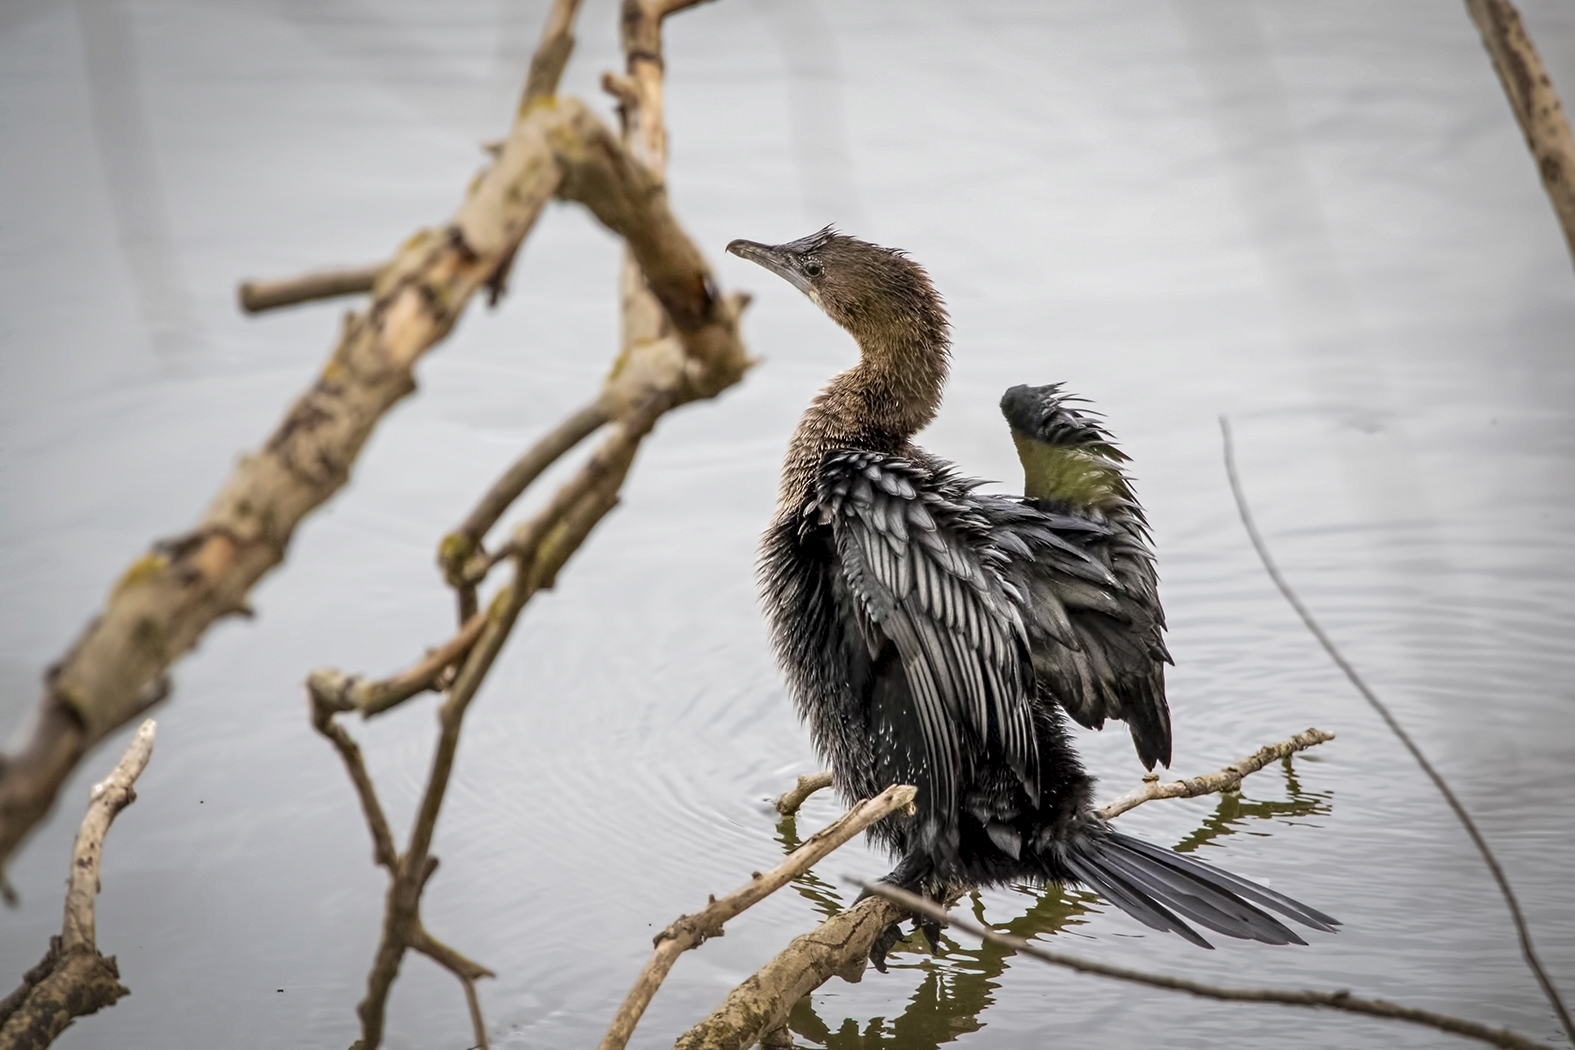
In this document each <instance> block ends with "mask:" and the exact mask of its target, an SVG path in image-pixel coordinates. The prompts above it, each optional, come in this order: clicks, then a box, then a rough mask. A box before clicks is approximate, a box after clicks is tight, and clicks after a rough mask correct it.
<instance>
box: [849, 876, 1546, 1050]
mask: <svg viewBox="0 0 1575 1050" xmlns="http://www.w3.org/2000/svg"><path fill="white" fill-rule="evenodd" d="M855 885H858V886H860V887H862V888H863V889H864V890H865V891H867V892H869V893H874V894H878V895H879V896H881V897H884V898H886V899H888V900H890V901H892V902H893V903H895V904H898V905H901V906H902V907H903V908H904V909H906V910H908V911H911V912H914V913H916V914H919V915H923V916H925V917H927V918H930V919H934V920H936V921H938V922H940V923H942V924H944V925H951V926H955V927H957V928H958V929H960V930H966V931H967V932H968V933H971V934H973V935H974V936H975V937H979V938H982V939H984V940H987V941H994V942H995V943H997V944H1001V945H1005V946H1006V947H1008V948H1011V949H1013V950H1014V951H1018V952H1021V953H1022V954H1024V955H1027V956H1031V957H1032V958H1035V959H1039V960H1041V961H1042V962H1047V963H1050V964H1052V965H1054V966H1064V967H1066V968H1067V969H1069V970H1076V971H1077V972H1078V973H1091V974H1097V975H1098V976H1100V977H1110V978H1113V979H1115V980H1118V981H1127V982H1129V983H1131V984H1141V985H1147V986H1148V987H1150V988H1164V989H1166V990H1168V991H1173V992H1186V993H1187V994H1189V995H1196V996H1198V997H1200V998H1203V999H1219V1000H1223V1001H1225V1002H1234V1003H1277V1004H1279V1005H1281V1006H1311V1007H1320V1008H1323V1009H1326V1010H1340V1011H1343V1012H1345V1013H1352V1014H1362V1015H1364V1016H1367V1017H1381V1018H1384V1019H1386V1020H1391V1021H1406V1022H1409V1023H1411V1024H1417V1025H1422V1026H1424V1027H1427V1028H1436V1029H1437V1030H1439V1031H1440V1032H1449V1033H1451V1034H1453V1035H1459V1036H1464V1037H1466V1038H1467V1039H1475V1040H1478V1041H1479V1042H1483V1043H1488V1044H1490V1045H1492V1046H1502V1047H1508V1048H1510V1050H1549V1048H1548V1046H1547V1045H1546V1044H1544V1043H1538V1042H1535V1041H1534V1040H1531V1039H1527V1038H1526V1037H1525V1036H1523V1035H1517V1034H1516V1033H1514V1032H1511V1031H1510V1030H1508V1029H1507V1028H1489V1027H1488V1026H1487V1025H1483V1024H1477V1023H1476V1022H1475V1021H1467V1020H1464V1019H1462V1018H1459V1017H1450V1016H1449V1015H1447V1014H1440V1013H1434V1012H1433V1011H1431V1010H1418V1009H1417V1008H1415V1007H1412V1006H1401V1005H1399V1004H1397V1003H1390V1002H1385V1001H1383V1000H1382V999H1361V998H1358V997H1356V996H1354V995H1352V994H1351V993H1350V992H1347V991H1339V992H1315V991H1302V990H1293V989H1279V988H1221V987H1219V986H1218V985H1212V984H1203V983H1201V982H1198V981H1189V980H1187V979H1185V978H1182V977H1169V976H1166V975H1163V974H1152V973H1144V972H1142V971H1141V970H1129V969H1127V968H1126V967H1124V966H1111V965H1109V964H1107V963H1099V962H1094V961H1093V960H1092V959H1083V958H1079V957H1078V956H1075V955H1067V954H1065V953H1063V952H1052V951H1047V950H1045V949H1044V948H1041V947H1039V946H1038V945H1035V944H1031V943H1029V942H1028V941H1025V940H1023V939H1022V938H1021V937H1013V936H1011V935H1010V934H1005V933H1000V932H997V931H996V930H992V929H991V928H990V927H988V926H983V925H980V924H979V923H976V922H973V921H971V920H969V919H966V918H963V917H962V916H959V915H956V914H953V913H950V912H948V911H947V910H946V909H945V908H942V907H941V906H939V905H938V904H936V903H935V902H934V901H930V900H926V899H925V898H923V897H920V896H917V895H915V894H912V893H909V892H908V891H906V890H901V889H898V888H897V887H895V886H890V885H887V884H886V883H881V882H859V883H855Z"/></svg>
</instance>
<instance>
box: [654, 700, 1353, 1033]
mask: <svg viewBox="0 0 1575 1050" xmlns="http://www.w3.org/2000/svg"><path fill="white" fill-rule="evenodd" d="M1333 739H1334V736H1333V734H1331V733H1325V732H1322V731H1321V730H1317V729H1309V730H1307V731H1306V732H1305V733H1298V734H1297V735H1296V736H1294V737H1292V738H1290V739H1289V740H1284V741H1281V742H1280V743H1277V744H1270V745H1268V746H1266V747H1262V748H1259V749H1258V750H1257V751H1256V752H1254V753H1253V754H1252V755H1249V756H1247V757H1246V758H1243V759H1241V760H1239V761H1237V762H1234V763H1232V764H1231V765H1229V766H1226V767H1225V768H1224V769H1222V770H1220V771H1219V772H1218V773H1211V774H1208V775H1206V776H1201V777H1193V778H1191V779H1188V780H1178V781H1175V782H1173V783H1171V784H1165V785H1160V784H1159V783H1157V778H1156V779H1155V781H1153V782H1149V781H1148V780H1147V778H1145V783H1144V786H1143V787H1141V788H1139V789H1137V790H1136V791H1134V792H1131V793H1128V794H1127V795H1123V796H1121V797H1120V798H1118V799H1116V800H1115V801H1113V802H1111V803H1108V804H1107V805H1106V807H1105V808H1104V809H1103V810H1101V811H1100V812H1101V815H1102V816H1106V817H1107V819H1108V818H1110V817H1114V816H1117V815H1118V814H1120V813H1125V812H1126V811H1127V810H1130V809H1132V808H1134V807H1136V806H1138V805H1141V804H1142V803H1143V802H1146V801H1149V800H1151V799H1160V798H1193V797H1196V796H1198V795H1205V794H1213V793H1216V792H1220V791H1229V790H1231V789H1232V788H1234V787H1236V786H1237V785H1239V784H1240V783H1241V781H1242V779H1243V778H1244V777H1247V776H1249V775H1250V774H1252V773H1255V772H1257V771H1258V770H1260V769H1262V768H1263V767H1264V766H1266V765H1268V764H1269V763H1270V762H1273V761H1274V760H1275V759H1277V758H1284V757H1286V756H1288V755H1291V754H1294V753H1295V752H1297V751H1302V750H1305V749H1306V748H1309V747H1315V746H1317V745H1318V744H1321V743H1323V742H1325V741H1327V740H1333ZM821 776H827V775H826V774H821ZM806 781H811V782H818V781H816V778H812V777H800V778H799V787H803V786H804V785H805V782H806ZM792 793H793V792H789V793H788V794H789V795H791V794H792ZM786 797H787V796H784V798H786ZM908 914H909V913H908V911H907V910H906V909H905V908H903V907H902V906H900V905H898V904H896V903H894V902H893V901H892V900H890V899H888V898H884V897H877V898H866V899H864V900H862V901H860V902H859V903H858V904H856V905H855V906H854V907H852V908H849V909H848V910H847V911H844V912H841V913H839V914H837V915H833V916H831V917H830V918H828V919H827V920H826V921H825V922H823V923H821V924H820V926H818V927H817V928H815V929H814V930H812V931H811V932H809V933H807V934H804V935H803V936H801V937H799V938H798V939H796V940H794V941H793V942H792V943H791V944H789V945H788V947H787V948H786V949H784V950H783V951H782V952H781V953H780V954H778V955H777V956H776V958H774V959H772V960H771V961H770V962H769V963H767V964H766V965H765V966H764V967H763V968H761V969H760V970H759V971H757V972H756V973H755V974H754V975H753V976H751V977H750V978H748V979H747V980H746V981H744V983H743V984H740V985H739V986H738V987H737V988H735V989H733V991H732V992H731V993H729V995H728V997H727V1000H726V1001H725V1002H724V1003H723V1004H722V1006H721V1007H719V1008H718V1009H717V1010H716V1011H715V1012H713V1013H712V1014H711V1015H710V1016H709V1017H707V1018H706V1019H705V1020H703V1021H701V1022H700V1023H699V1024H698V1025H696V1026H695V1027H693V1028H691V1029H690V1030H689V1031H688V1032H686V1033H685V1034H684V1035H683V1036H682V1037H680V1038H679V1040H678V1042H677V1043H676V1044H674V1045H675V1048H677V1050H742V1048H744V1047H749V1046H753V1045H754V1044H755V1043H756V1042H758V1041H761V1040H762V1039H764V1038H766V1037H767V1036H768V1035H769V1034H770V1033H772V1032H774V1031H776V1030H777V1029H779V1028H781V1027H782V1026H783V1025H784V1024H785V1023H786V1022H787V1016H788V1011H789V1010H791V1009H792V1008H793V1004H794V1003H796V1002H798V1000H799V999H800V998H802V997H803V996H805V995H808V994H809V993H810V992H812V991H814V990H815V989H816V988H819V987H820V986H821V985H822V984H824V983H825V982H826V981H828V980H830V979H831V977H833V976H840V977H842V978H843V979H844V980H847V981H854V982H856V981H858V980H859V979H860V978H861V977H862V975H863V972H864V964H865V961H866V959H867V958H868V956H869V950H870V945H871V944H873V943H874V941H875V938H876V937H878V936H879V935H880V933H881V931H882V930H884V929H886V928H887V927H888V926H890V925H891V924H892V923H894V922H897V921H899V920H901V919H903V918H905V917H907V915H908Z"/></svg>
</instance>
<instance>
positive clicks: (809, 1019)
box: [777, 757, 1333, 1050]
mask: <svg viewBox="0 0 1575 1050" xmlns="http://www.w3.org/2000/svg"><path fill="white" fill-rule="evenodd" d="M1280 771H1281V774H1282V776H1283V779H1284V787H1285V797H1284V798H1283V799H1253V798H1249V797H1247V796H1246V795H1244V794H1243V793H1242V792H1240V791H1231V792H1225V793H1223V794H1220V795H1218V796H1216V799H1217V801H1216V803H1215V806H1214V812H1212V813H1210V814H1209V815H1208V816H1207V817H1206V818H1204V820H1203V821H1202V822H1201V823H1200V824H1199V825H1198V827H1197V829H1196V830H1194V831H1192V832H1191V833H1190V834H1188V835H1187V836H1186V837H1184V838H1183V839H1182V840H1181V842H1179V843H1178V844H1177V845H1176V847H1175V848H1176V850H1177V851H1178V852H1181V853H1190V852H1192V851H1194V850H1196V849H1198V847H1200V846H1203V845H1206V844H1207V843H1210V842H1213V841H1214V840H1216V839H1219V838H1222V837H1224V836H1227V835H1234V834H1237V833H1241V834H1247V835H1268V834H1269V832H1267V831H1262V830H1254V829H1253V824H1254V823H1255V822H1257V821H1277V822H1279V823H1283V824H1301V823H1305V822H1307V821H1308V819H1309V818H1315V817H1323V816H1327V815H1328V814H1329V813H1330V812H1331V811H1332V804H1331V800H1332V798H1333V792H1330V791H1309V790H1307V789H1306V788H1304V787H1302V785H1301V782H1300V780H1298V778H1297V776H1296V769H1295V767H1294V765H1293V764H1292V761H1291V759H1290V757H1286V758H1285V759H1284V760H1282V762H1281V764H1280ZM777 841H778V842H779V843H781V845H782V848H783V850H784V851H785V852H792V851H793V850H794V849H797V848H798V845H799V836H798V829H797V822H796V820H795V818H794V817H792V816H787V817H784V818H783V819H782V821H781V822H780V823H778V825H777ZM793 887H794V889H796V890H797V891H798V893H799V895H800V896H802V897H803V898H804V899H805V900H808V901H809V902H810V903H811V904H813V905H814V907H815V910H816V911H818V912H820V913H821V914H822V915H825V916H831V915H835V914H837V913H838V912H839V911H841V910H842V909H843V907H845V906H846V902H845V900H844V898H843V896H842V894H841V893H839V892H838V890H837V888H836V887H835V886H833V885H832V884H831V883H829V882H826V881H825V880H824V879H821V878H819V877H818V876H816V875H815V874H814V872H806V873H805V874H804V875H802V876H801V877H799V878H798V879H795V880H794V882H793ZM1013 889H1014V891H1015V892H1017V893H1019V894H1021V895H1023V896H1024V897H1026V898H1028V899H1029V900H1030V901H1031V902H1032V903H1031V904H1030V905H1029V907H1028V909H1027V910H1026V911H1024V912H1023V913H1022V914H1021V915H1018V916H1016V917H1015V918H1012V919H1009V920H1008V921H1006V922H994V923H992V922H990V921H989V920H988V919H987V918H986V917H985V906H984V901H983V899H982V898H981V897H980V896H979V894H977V893H974V894H971V895H970V896H969V898H968V902H967V904H966V905H965V906H967V907H968V908H969V910H970V911H971V912H972V913H973V918H974V920H975V921H976V922H978V923H980V924H981V925H986V926H990V927H991V928H993V929H996V930H999V931H1000V932H1002V933H1008V934H1011V935H1012V936H1014V937H1020V938H1022V939H1023V940H1027V941H1035V940H1041V939H1043V938H1046V937H1049V936H1050V935H1052V934H1056V933H1059V932H1060V931H1062V930H1063V929H1066V928H1068V927H1071V926H1077V925H1081V923H1082V922H1083V919H1082V916H1084V915H1088V914H1090V913H1094V912H1099V911H1102V910H1103V907H1104V905H1103V902H1102V901H1101V900H1100V898H1099V896H1098V895H1097V894H1095V893H1091V892H1089V891H1087V890H1082V889H1066V888H1063V887H1060V886H1052V887H1048V888H1042V889H1030V888H1029V887H1026V886H1017V887H1014V888H1013ZM1016 954H1017V953H1016V951H1014V950H1013V949H1011V948H1008V947H1005V946H1003V945H999V944H992V943H990V942H985V943H982V944H980V945H978V946H977V947H970V946H968V945H964V944H959V943H958V942H957V941H955V940H953V939H952V938H951V937H948V936H945V935H944V934H943V935H942V937H941V945H940V951H938V952H935V953H933V954H931V953H930V951H929V949H928V946H927V945H925V944H924V940H923V936H922V935H921V934H917V933H915V934H912V935H910V936H909V937H907V938H905V939H903V940H902V941H901V942H899V943H898V944H897V946H896V947H895V948H893V949H892V952H891V954H890V956H889V957H888V963H889V965H890V967H891V969H893V970H909V971H916V972H918V973H920V974H922V975H923V976H922V978H921V980H920V982H919V986H918V987H917V988H916V989H914V992H913V994H912V995H911V996H910V997H909V999H908V1004H907V1006H906V1007H904V1009H903V1011H902V1013H901V1014H899V1015H897V1016H896V1017H893V1018H889V1019H888V1018H886V1017H872V1018H869V1019H868V1020H867V1021H864V1022H863V1023H862V1024H863V1026H862V1028H861V1027H860V1021H859V1020H856V1019H854V1018H852V1017H847V1018H843V1020H842V1022H841V1024H840V1025H839V1026H838V1027H837V1028H836V1030H833V1029H832V1028H831V1026H830V1025H829V1024H827V1023H826V1021H825V1020H824V1019H823V1018H822V1017H821V1016H820V1015H819V1013H817V1012H816V1009H815V1003H814V1001H813V997H812V996H805V997H804V998H803V999H800V1000H799V1001H798V1003H796V1004H795V1005H794V1007H793V1010H792V1012H791V1013H790V1014H789V1016H788V1028H789V1030H791V1031H792V1032H793V1034H794V1035H795V1036H797V1037H798V1038H799V1040H801V1041H796V1042H795V1044H794V1045H795V1046H800V1047H804V1048H806V1050H809V1048H824V1050H875V1048H881V1050H933V1048H936V1047H940V1046H942V1045H944V1044H946V1043H951V1042H955V1041H956V1040H957V1039H958V1038H959V1037H961V1036H963V1035H966V1034H967V1033H969V1032H975V1031H978V1030H979V1029H980V1028H982V1027H983V1026H984V1022H983V1021H981V1020H980V1019H979V1018H980V1015H981V1014H982V1013H984V1011H985V1010H986V1009H988V1008H989V1007H990V1006H992V1005H993V1004H994V1003H995V995H994V993H995V989H996V988H998V987H999V986H1000V982H999V980H998V979H999V978H1000V976H1001V975H1002V974H1003V973H1004V972H1005V971H1006V968H1007V964H1008V962H1009V960H1010V959H1011V958H1012V956H1014V955H1016ZM905 960H907V961H905Z"/></svg>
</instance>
